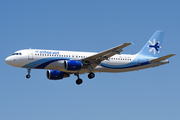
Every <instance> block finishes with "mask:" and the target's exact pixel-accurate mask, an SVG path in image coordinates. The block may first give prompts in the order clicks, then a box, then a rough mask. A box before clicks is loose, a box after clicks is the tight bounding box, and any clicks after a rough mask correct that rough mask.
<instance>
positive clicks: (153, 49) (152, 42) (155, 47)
mask: <svg viewBox="0 0 180 120" xmlns="http://www.w3.org/2000/svg"><path fill="white" fill-rule="evenodd" d="M163 36H164V31H160V30H158V31H156V32H155V33H154V35H153V36H152V37H151V38H150V39H149V41H148V42H147V43H146V45H145V46H144V47H143V48H142V49H141V51H140V52H139V54H141V55H147V56H151V57H159V54H160V51H161V46H162V41H163Z"/></svg>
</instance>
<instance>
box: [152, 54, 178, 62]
mask: <svg viewBox="0 0 180 120" xmlns="http://www.w3.org/2000/svg"><path fill="white" fill-rule="evenodd" d="M174 55H176V54H170V55H166V56H163V57H160V58H157V59H153V60H150V61H149V62H160V61H162V60H165V59H168V58H170V57H172V56H174Z"/></svg>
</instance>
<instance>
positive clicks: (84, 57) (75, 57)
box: [35, 54, 131, 61]
mask: <svg viewBox="0 0 180 120" xmlns="http://www.w3.org/2000/svg"><path fill="white" fill-rule="evenodd" d="M35 55H37V56H54V57H73V58H86V57H87V56H77V55H76V56H74V55H72V56H70V55H51V54H35ZM108 60H128V61H131V59H126V58H108Z"/></svg>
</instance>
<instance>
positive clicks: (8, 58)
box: [5, 57, 12, 65]
mask: <svg viewBox="0 0 180 120" xmlns="http://www.w3.org/2000/svg"><path fill="white" fill-rule="evenodd" d="M11 61H12V60H11V59H10V57H7V58H6V59H5V62H6V63H7V64H8V65H10V64H11Z"/></svg>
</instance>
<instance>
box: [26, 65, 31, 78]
mask: <svg viewBox="0 0 180 120" xmlns="http://www.w3.org/2000/svg"><path fill="white" fill-rule="evenodd" d="M27 70H28V74H27V75H26V78H27V79H29V78H30V77H31V75H30V72H31V68H27Z"/></svg>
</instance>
